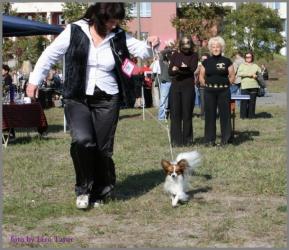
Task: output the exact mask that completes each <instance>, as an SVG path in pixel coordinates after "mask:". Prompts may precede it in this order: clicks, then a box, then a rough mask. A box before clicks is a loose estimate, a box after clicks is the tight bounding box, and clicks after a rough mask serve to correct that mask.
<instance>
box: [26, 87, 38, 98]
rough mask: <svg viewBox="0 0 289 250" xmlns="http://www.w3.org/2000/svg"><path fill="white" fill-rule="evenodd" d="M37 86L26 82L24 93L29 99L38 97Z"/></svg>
mask: <svg viewBox="0 0 289 250" xmlns="http://www.w3.org/2000/svg"><path fill="white" fill-rule="evenodd" d="M38 91H39V90H38V86H37V85H34V84H31V83H28V85H27V87H26V94H27V96H28V97H30V98H31V99H35V98H38Z"/></svg>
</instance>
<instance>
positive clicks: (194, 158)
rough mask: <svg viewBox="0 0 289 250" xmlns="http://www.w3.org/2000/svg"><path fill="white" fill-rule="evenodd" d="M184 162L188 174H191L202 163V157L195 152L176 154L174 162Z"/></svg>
mask: <svg viewBox="0 0 289 250" xmlns="http://www.w3.org/2000/svg"><path fill="white" fill-rule="evenodd" d="M180 160H186V161H187V162H188V165H189V167H188V172H189V173H190V174H191V173H192V172H193V171H194V170H195V169H196V168H197V167H199V166H200V165H201V163H202V157H201V155H200V154H199V153H198V152H197V151H191V152H183V153H180V154H178V156H177V158H176V161H177V162H179V161H180Z"/></svg>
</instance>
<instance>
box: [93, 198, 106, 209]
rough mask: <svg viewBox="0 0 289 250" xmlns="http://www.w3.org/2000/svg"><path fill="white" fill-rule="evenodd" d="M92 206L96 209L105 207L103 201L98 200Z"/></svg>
mask: <svg viewBox="0 0 289 250" xmlns="http://www.w3.org/2000/svg"><path fill="white" fill-rule="evenodd" d="M91 206H92V207H94V208H98V207H100V206H103V200H96V201H94V202H92V203H91Z"/></svg>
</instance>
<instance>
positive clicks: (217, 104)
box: [205, 88, 232, 144]
mask: <svg viewBox="0 0 289 250" xmlns="http://www.w3.org/2000/svg"><path fill="white" fill-rule="evenodd" d="M230 99H231V93H230V88H225V89H218V90H215V89H214V90H209V89H205V143H214V142H215V140H216V119H217V108H218V110H219V115H220V124H221V137H222V143H224V144H225V143H227V142H228V140H229V139H230V137H231V133H232V125H231V110H230Z"/></svg>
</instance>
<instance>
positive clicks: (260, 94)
mask: <svg viewBox="0 0 289 250" xmlns="http://www.w3.org/2000/svg"><path fill="white" fill-rule="evenodd" d="M256 75H257V79H256V80H257V82H258V85H259V89H258V92H257V96H258V97H263V96H265V87H266V84H265V80H264V78H263V75H262V73H260V72H257V73H256Z"/></svg>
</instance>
